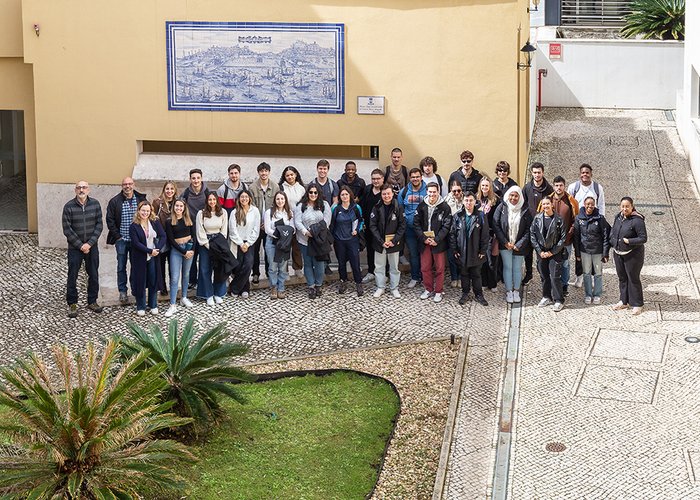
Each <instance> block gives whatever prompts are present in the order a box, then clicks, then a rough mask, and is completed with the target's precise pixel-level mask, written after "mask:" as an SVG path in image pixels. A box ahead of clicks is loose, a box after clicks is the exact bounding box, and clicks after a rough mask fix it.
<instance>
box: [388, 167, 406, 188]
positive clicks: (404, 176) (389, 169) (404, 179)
mask: <svg viewBox="0 0 700 500" xmlns="http://www.w3.org/2000/svg"><path fill="white" fill-rule="evenodd" d="M390 171H391V165H389V166H387V167H386V170H384V182H387V181H388V180H389V172H390ZM401 177H403V181H404V183H405V184H408V170H407V169H406V167H405V166H404V165H401Z"/></svg>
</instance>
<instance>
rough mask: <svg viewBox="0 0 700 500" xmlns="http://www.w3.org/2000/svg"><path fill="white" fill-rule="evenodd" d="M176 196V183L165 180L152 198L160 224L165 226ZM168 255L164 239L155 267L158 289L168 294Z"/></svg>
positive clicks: (163, 293)
mask: <svg viewBox="0 0 700 500" xmlns="http://www.w3.org/2000/svg"><path fill="white" fill-rule="evenodd" d="M177 197H178V192H177V185H176V184H175V182H174V181H167V182H166V183H165V184H163V189H162V191H161V192H160V196H159V197H158V198H156V199H155V200H153V211H154V212H155V214H156V217H158V220H160V225H161V226H163V227H165V224H166V223H167V221H168V219H170V216H171V215H172V212H173V203H175V200H176V199H177ZM169 256H170V243H169V242H168V241H166V242H165V246H164V247H163V250H161V252H160V255H158V260H157V262H158V266H157V269H156V270H157V272H158V277H157V279H158V291H159V292H160V293H161V294H162V295H167V294H168V287H167V283H168V281H170V280H169V276H170V275H169V274H165V262H166V261H167V260H169Z"/></svg>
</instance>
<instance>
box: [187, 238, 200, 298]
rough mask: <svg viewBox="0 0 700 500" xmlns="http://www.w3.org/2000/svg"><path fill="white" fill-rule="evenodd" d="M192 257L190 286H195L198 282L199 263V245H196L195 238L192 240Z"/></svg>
mask: <svg viewBox="0 0 700 500" xmlns="http://www.w3.org/2000/svg"><path fill="white" fill-rule="evenodd" d="M192 250H194V255H193V256H192V266H191V267H190V281H189V284H190V285H193V284H194V285H196V284H197V281H198V280H199V272H198V270H197V267H198V266H197V264H198V261H199V243H197V238H194V248H192ZM185 293H186V292H185Z"/></svg>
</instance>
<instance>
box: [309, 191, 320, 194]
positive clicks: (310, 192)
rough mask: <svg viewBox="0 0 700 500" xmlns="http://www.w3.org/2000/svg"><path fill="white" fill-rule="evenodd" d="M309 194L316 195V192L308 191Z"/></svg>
mask: <svg viewBox="0 0 700 500" xmlns="http://www.w3.org/2000/svg"><path fill="white" fill-rule="evenodd" d="M309 194H318V191H309Z"/></svg>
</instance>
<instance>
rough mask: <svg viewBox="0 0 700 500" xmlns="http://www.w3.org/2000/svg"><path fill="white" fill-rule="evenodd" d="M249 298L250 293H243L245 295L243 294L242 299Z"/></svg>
mask: <svg viewBox="0 0 700 500" xmlns="http://www.w3.org/2000/svg"><path fill="white" fill-rule="evenodd" d="M248 297H250V294H249V293H248V292H243V293H242V294H241V298H242V299H247V298H248Z"/></svg>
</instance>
